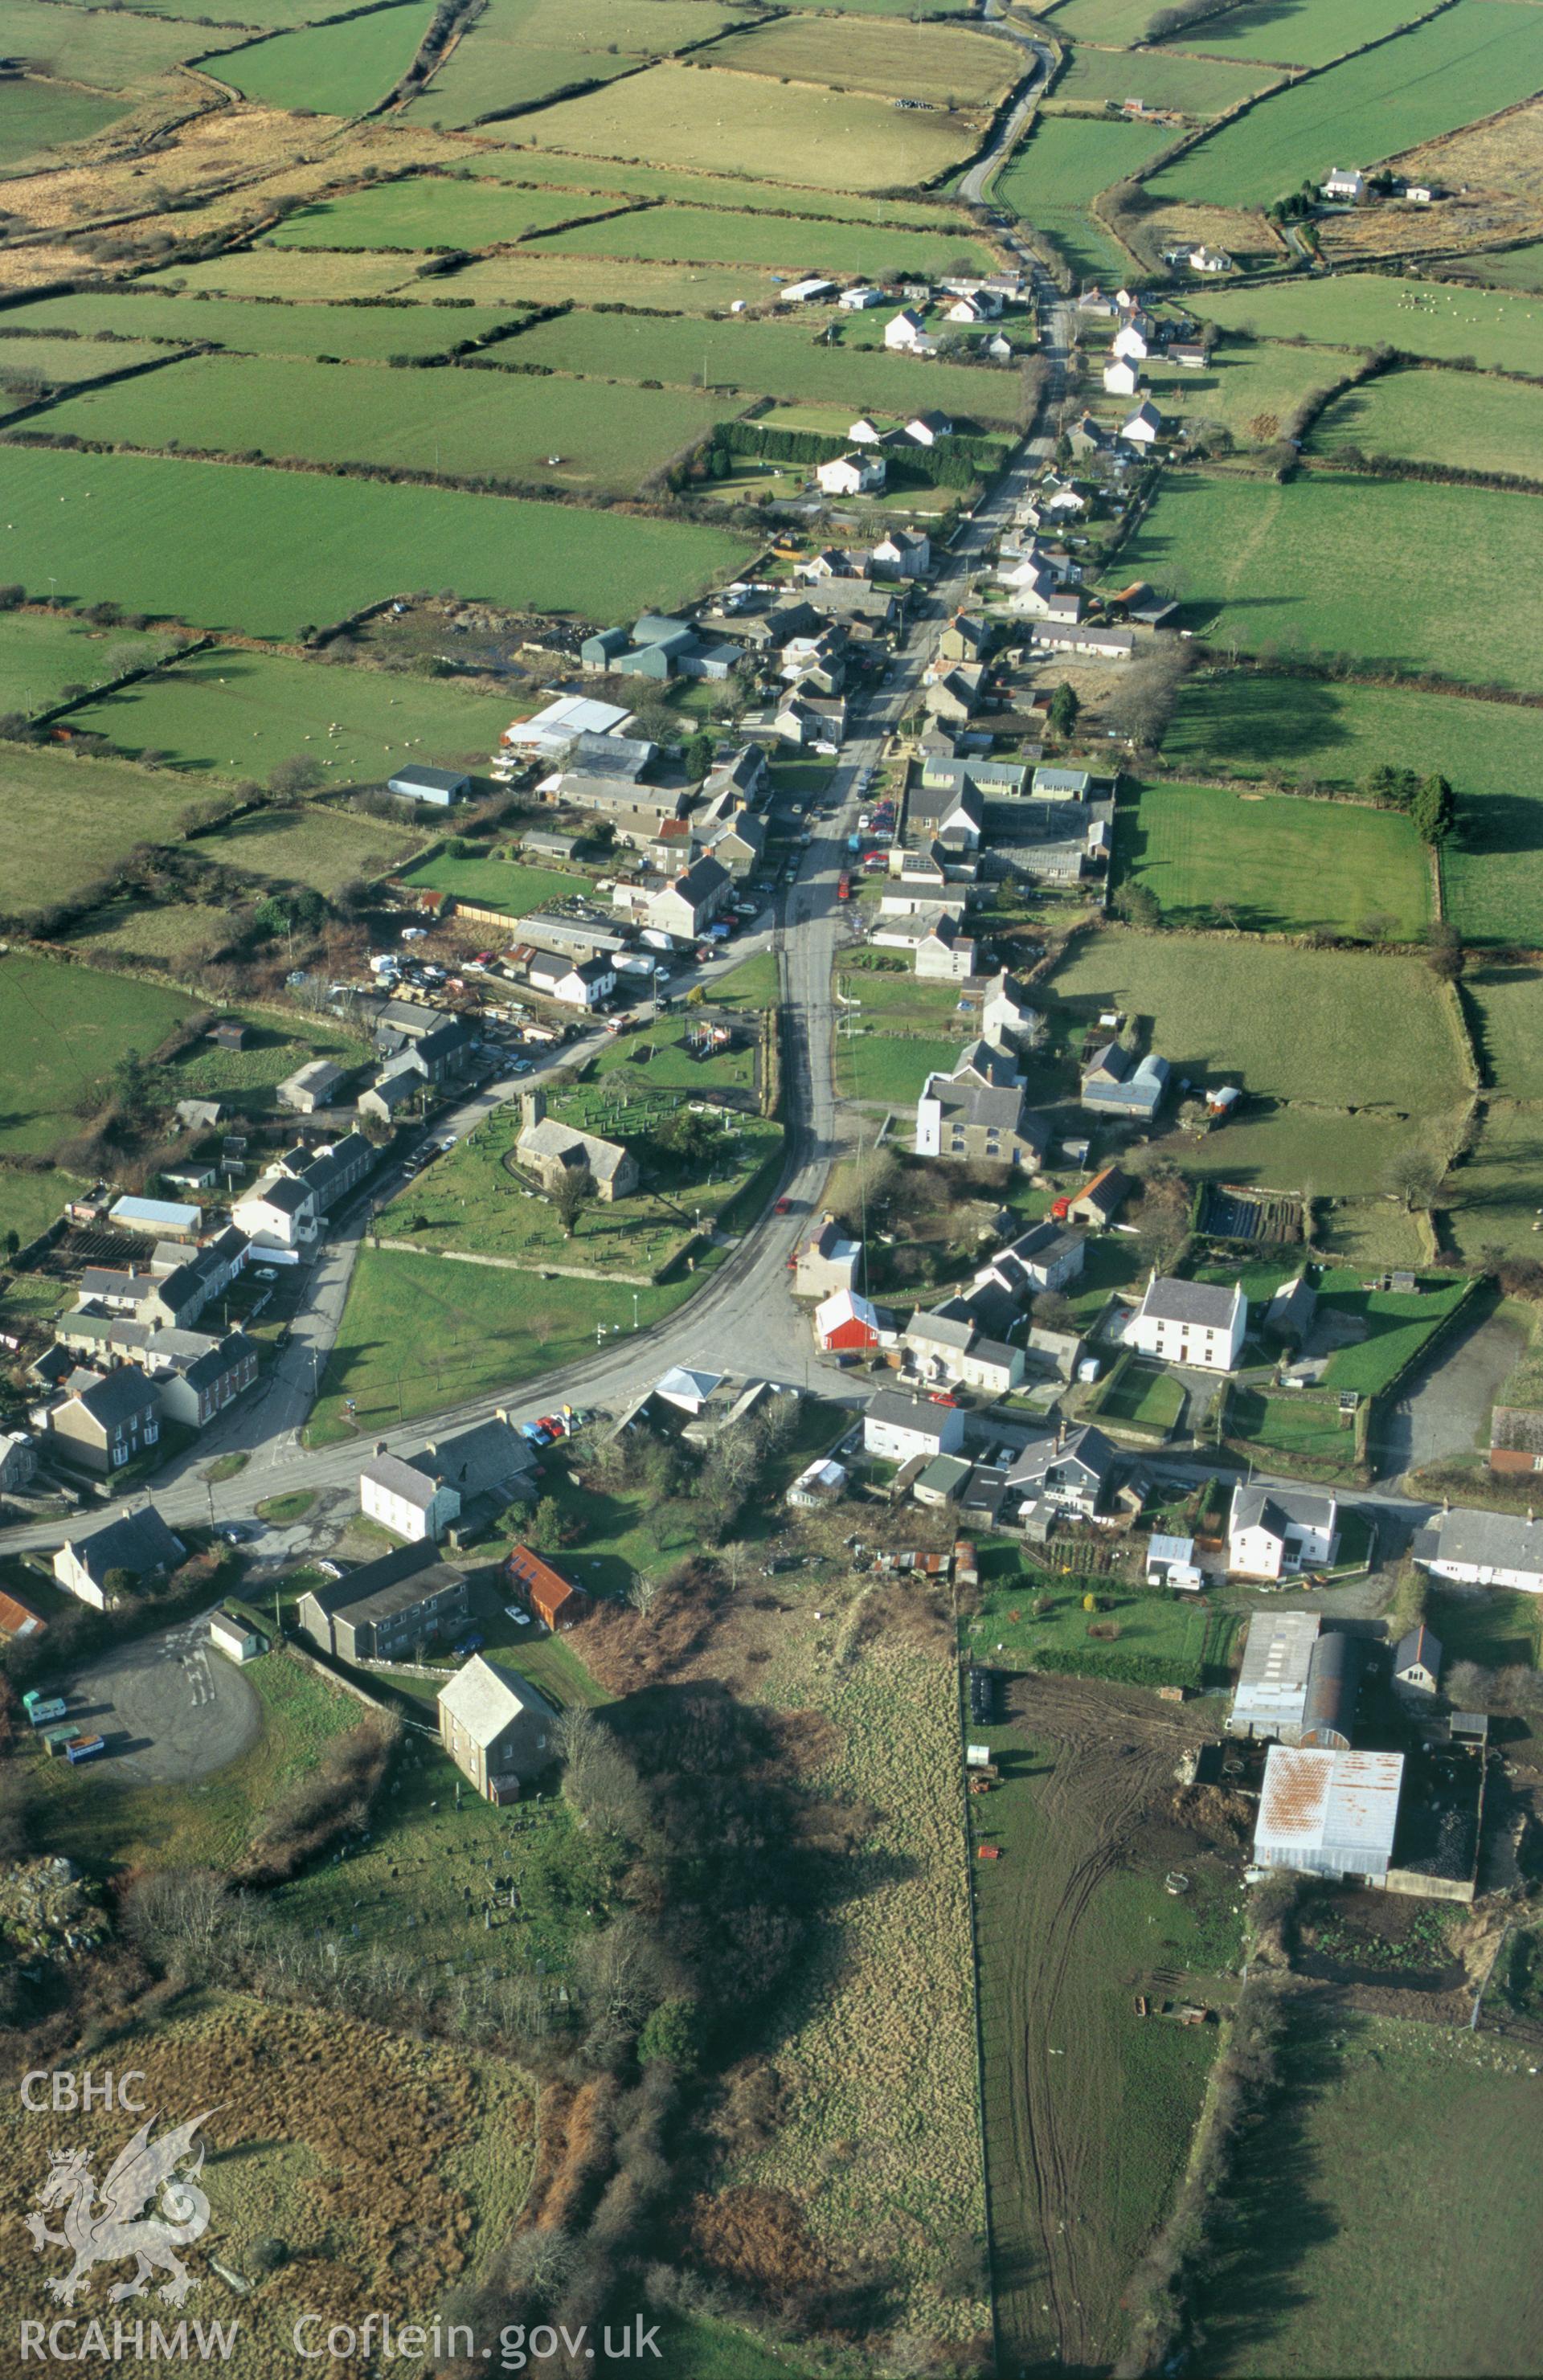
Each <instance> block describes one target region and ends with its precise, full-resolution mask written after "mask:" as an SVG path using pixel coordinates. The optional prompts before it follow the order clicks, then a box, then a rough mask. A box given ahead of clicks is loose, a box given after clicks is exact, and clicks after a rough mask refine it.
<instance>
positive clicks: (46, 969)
mask: <svg viewBox="0 0 1543 2380" xmlns="http://www.w3.org/2000/svg"><path fill="white" fill-rule="evenodd" d="M197 1013H198V1002H196V1001H195V1000H192V999H191V998H189V997H188V995H186V994H185V993H182V992H176V991H168V990H164V988H163V987H162V986H161V985H160V984H153V983H145V982H143V981H141V980H140V978H139V977H133V976H118V975H94V974H92V972H91V969H90V968H89V967H82V966H63V965H54V964H51V963H50V962H49V961H48V960H47V959H37V958H24V957H22V956H21V955H20V954H19V953H15V952H13V953H11V954H10V956H9V957H7V958H5V959H3V960H0V1046H3V1048H4V1050H5V1053H6V1056H5V1066H4V1070H3V1072H0V1148H4V1149H7V1150H12V1151H20V1150H23V1149H26V1150H32V1151H35V1152H36V1153H38V1154H39V1155H42V1156H50V1155H52V1154H53V1152H54V1150H55V1148H56V1147H58V1145H59V1143H60V1142H61V1140H64V1139H67V1137H69V1136H70V1135H72V1134H74V1133H75V1132H77V1131H78V1130H79V1123H78V1120H77V1118H76V1115H75V1112H74V1111H75V1103H76V1101H77V1099H79V1098H80V1097H81V1095H82V1094H83V1093H85V1092H87V1091H89V1090H91V1087H93V1086H94V1085H96V1084H98V1083H100V1082H102V1081H103V1078H104V1077H105V1076H106V1075H108V1074H109V1073H110V1072H111V1070H112V1068H113V1066H114V1065H115V1062H117V1060H118V1059H119V1058H121V1057H122V1055H123V1053H124V1051H125V1050H128V1049H136V1050H139V1051H140V1055H141V1057H148V1056H149V1054H150V1052H151V1051H152V1050H153V1049H155V1048H156V1047H157V1046H158V1045H159V1043H161V1042H162V1041H164V1038H165V1037H166V1035H167V1034H168V1033H169V1032H170V1031H171V1030H172V1028H173V1026H176V1025H180V1024H181V1023H182V1022H183V1020H184V1018H186V1017H188V1016H192V1015H195V1014H197Z"/></svg>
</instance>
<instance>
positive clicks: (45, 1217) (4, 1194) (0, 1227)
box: [0, 1165, 91, 1594]
mask: <svg viewBox="0 0 1543 2380" xmlns="http://www.w3.org/2000/svg"><path fill="white" fill-rule="evenodd" d="M90 1186H91V1185H90V1184H89V1183H79V1182H77V1181H76V1180H75V1179H74V1178H73V1176H72V1175H70V1174H68V1173H61V1172H59V1170H58V1168H57V1167H56V1166H55V1167H51V1168H50V1170H49V1171H48V1172H46V1173H20V1172H17V1171H16V1169H15V1168H14V1167H13V1166H8V1165H6V1166H0V1235H3V1234H4V1233H7V1232H15V1233H16V1234H17V1236H18V1239H19V1240H20V1242H21V1245H22V1246H23V1247H26V1245H28V1243H29V1241H30V1240H34V1239H36V1237H37V1235H38V1233H40V1232H45V1231H46V1230H47V1229H48V1226H49V1224H50V1223H52V1222H53V1221H55V1219H56V1218H57V1217H58V1216H59V1215H61V1214H62V1213H63V1212H64V1209H65V1206H66V1202H67V1200H69V1199H71V1198H76V1197H79V1196H81V1195H82V1193H83V1192H84V1191H85V1190H87V1189H89V1188H90ZM21 1278H22V1279H26V1278H27V1276H25V1275H22V1276H21ZM34 1278H35V1276H34ZM11 1304H12V1298H11V1293H10V1292H9V1291H7V1292H6V1310H7V1311H9V1309H10V1306H11ZM15 1327H16V1326H15V1323H14V1321H12V1322H9V1323H7V1324H6V1329H7V1330H14V1329H15ZM18 1591H19V1592H21V1593H22V1594H25V1592H26V1589H25V1587H22V1588H20V1589H19V1590H18Z"/></svg>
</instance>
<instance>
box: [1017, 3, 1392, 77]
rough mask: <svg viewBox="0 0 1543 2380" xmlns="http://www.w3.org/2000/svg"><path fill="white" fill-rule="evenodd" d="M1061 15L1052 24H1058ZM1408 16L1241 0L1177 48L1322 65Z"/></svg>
mask: <svg viewBox="0 0 1543 2380" xmlns="http://www.w3.org/2000/svg"><path fill="white" fill-rule="evenodd" d="M1064 13H1065V12H1064V11H1062V12H1059V13H1058V14H1057V16H1056V18H1055V22H1056V23H1057V24H1058V25H1059V24H1061V23H1062V22H1063V17H1064ZM1412 13H1413V12H1412V11H1411V9H1410V7H1409V5H1408V0H1356V6H1355V13H1354V15H1348V14H1347V13H1346V11H1345V9H1344V8H1343V6H1341V5H1340V0H1245V6H1243V7H1241V8H1228V9H1225V10H1223V12H1222V13H1221V16H1219V17H1208V18H1206V19H1205V21H1204V23H1203V24H1198V25H1196V26H1195V27H1194V28H1193V29H1192V30H1191V31H1190V34H1189V37H1188V40H1187V42H1186V41H1185V37H1184V35H1182V34H1179V35H1176V36H1175V37H1174V45H1175V47H1177V48H1180V49H1183V48H1189V49H1195V50H1204V51H1205V52H1206V54H1207V55H1208V56H1210V55H1212V54H1214V55H1217V56H1220V57H1224V58H1231V57H1238V58H1264V59H1268V60H1270V61H1275V60H1279V62H1280V63H1281V64H1282V66H1293V67H1298V66H1299V67H1321V66H1327V65H1328V63H1329V61H1330V58H1337V57H1343V55H1344V53H1345V51H1346V50H1351V49H1355V48H1358V47H1359V46H1360V45H1361V44H1362V43H1363V42H1376V41H1380V40H1381V38H1382V36H1383V35H1384V34H1385V33H1391V31H1392V30H1394V28H1395V26H1398V25H1403V24H1406V23H1407V22H1408V20H1409V18H1410V16H1411V14H1412Z"/></svg>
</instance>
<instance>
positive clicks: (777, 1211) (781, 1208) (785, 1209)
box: [772, 1198, 793, 1215]
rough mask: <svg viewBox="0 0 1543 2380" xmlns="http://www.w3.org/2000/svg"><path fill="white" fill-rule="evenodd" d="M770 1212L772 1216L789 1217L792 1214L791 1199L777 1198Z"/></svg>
mask: <svg viewBox="0 0 1543 2380" xmlns="http://www.w3.org/2000/svg"><path fill="white" fill-rule="evenodd" d="M792 1212H793V1201H792V1199H791V1198H779V1199H778V1201H777V1203H776V1205H775V1206H774V1207H773V1208H772V1213H773V1214H774V1215H791V1214H792Z"/></svg>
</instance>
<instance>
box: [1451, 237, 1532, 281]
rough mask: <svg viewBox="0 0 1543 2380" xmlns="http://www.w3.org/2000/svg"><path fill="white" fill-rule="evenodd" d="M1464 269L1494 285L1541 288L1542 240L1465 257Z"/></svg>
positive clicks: (1480, 279)
mask: <svg viewBox="0 0 1543 2380" xmlns="http://www.w3.org/2000/svg"><path fill="white" fill-rule="evenodd" d="M1464 272H1467V273H1473V274H1474V275H1475V277H1476V279H1477V280H1479V281H1482V282H1484V283H1486V284H1487V285H1488V286H1490V287H1493V288H1496V289H1531V290H1538V289H1543V240H1536V239H1534V240H1529V241H1528V242H1527V243H1526V245H1525V247H1523V248H1507V249H1501V250H1500V252H1499V253H1498V254H1497V255H1494V256H1471V257H1468V258H1466V259H1465V260H1464Z"/></svg>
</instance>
